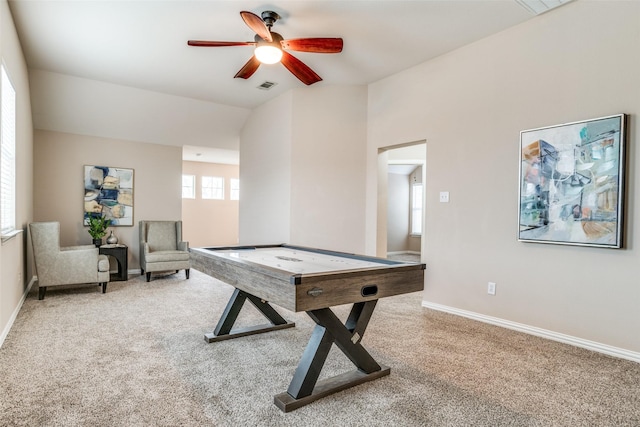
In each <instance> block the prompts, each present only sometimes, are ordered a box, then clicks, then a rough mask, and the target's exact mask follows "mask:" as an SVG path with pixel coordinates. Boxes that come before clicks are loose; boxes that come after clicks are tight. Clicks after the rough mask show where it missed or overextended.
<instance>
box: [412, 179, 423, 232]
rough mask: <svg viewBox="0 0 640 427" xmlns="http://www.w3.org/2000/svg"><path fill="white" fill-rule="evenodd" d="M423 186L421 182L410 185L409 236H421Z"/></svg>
mask: <svg viewBox="0 0 640 427" xmlns="http://www.w3.org/2000/svg"><path fill="white" fill-rule="evenodd" d="M423 193H424V186H423V185H422V183H421V182H414V183H413V184H411V218H410V223H411V224H410V227H411V230H410V233H409V234H410V235H411V236H416V237H417V236H422V212H423V209H424V194H423Z"/></svg>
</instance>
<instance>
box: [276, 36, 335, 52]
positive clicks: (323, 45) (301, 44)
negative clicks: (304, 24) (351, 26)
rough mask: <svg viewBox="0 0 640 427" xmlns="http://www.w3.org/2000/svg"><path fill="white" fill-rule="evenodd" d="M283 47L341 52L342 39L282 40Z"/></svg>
mask: <svg viewBox="0 0 640 427" xmlns="http://www.w3.org/2000/svg"><path fill="white" fill-rule="evenodd" d="M281 44H282V48H283V49H291V50H297V51H299V52H314V53H339V52H342V39H340V38H326V37H325V38H308V39H291V40H282V42H281Z"/></svg>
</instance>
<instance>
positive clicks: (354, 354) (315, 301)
mask: <svg viewBox="0 0 640 427" xmlns="http://www.w3.org/2000/svg"><path fill="white" fill-rule="evenodd" d="M278 246H281V247H286V248H294V249H301V250H306V251H317V252H319V253H325V254H331V255H336V256H346V257H359V256H355V255H352V254H344V253H341V252H330V251H323V250H316V249H310V248H299V247H293V246H287V245H278ZM265 247H273V246H265ZM215 249H231V248H211V249H209V250H215ZM207 250H208V249H191V259H192V266H193V268H195V269H197V270H199V271H202V272H204V273H206V274H209V275H211V276H213V277H216V278H218V279H220V280H223V281H225V282H227V283H230V284H232V285H233V286H235V287H236V289H235V290H234V292H233V295H232V296H231V298H230V299H229V302H228V303H227V306H226V308H225V310H224V312H223V314H222V316H221V318H220V320H219V321H218V324H217V326H216V328H215V330H214V331H213V332H212V333H207V334H205V341H206V342H208V343H212V342H216V341H222V340H227V339H232V338H239V337H243V336H247V335H253V334H259V333H264V332H270V331H274V330H280V329H285V328H291V327H294V326H295V323H293V322H288V321H287V320H285V319H284V318H283V317H282V316H281V315H280V314H279V313H278V312H277V311H276V310H275V309H274V308H273V306H271V305H270V303H269V302H268V301H267V300H266V299H265V298H264V296H265V295H266V294H269V292H268V291H265V292H263V294H265V295H262V294H261V295H260V296H257V295H255V293H257V292H256V291H259V290H260V288H259V287H256V286H255V282H256V280H255V279H256V278H260V279H264V280H265V281H266V282H269V281H270V280H271V279H274V278H278V277H276V276H278V274H280V275H282V274H283V273H282V272H281V271H269V269H265V268H264V267H263V266H260V267H255V270H256V271H254V273H255V274H257V276H255V277H252V279H254V280H248V276H246V275H243V274H242V273H241V272H239V271H238V270H237V269H236V268H233V267H234V265H231V266H229V265H227V264H228V263H231V264H239V265H240V267H245V266H243V265H242V264H243V262H242V261H238V260H233V261H230V260H221V259H220V257H218V256H215V255H212V254H211V253H207ZM361 258H362V259H363V260H377V261H380V262H381V263H383V264H385V265H388V266H390V267H389V268H383V269H382V272H381V271H375V272H373V273H371V272H369V273H367V272H365V271H353V272H349V273H345V272H339V274H337V276H339V277H335V276H334V275H331V274H329V275H327V274H315V275H314V274H311V275H291V274H290V273H287V274H286V276H287V277H286V279H287V280H288V281H289V282H290V284H291V285H293V286H294V288H295V293H296V300H295V302H294V303H293V307H287V306H286V304H287V303H288V302H290V301H289V300H288V299H279V298H281V297H282V298H284V297H283V296H282V295H280V294H278V293H275V294H272V296H274V297H275V298H276V299H279V302H275V303H277V304H278V305H282V306H284V307H285V308H290V309H292V311H305V312H306V313H307V314H308V315H309V317H311V319H313V321H314V322H315V323H316V326H315V328H314V330H313V332H312V334H311V337H310V339H309V342H308V344H307V347H306V349H305V351H304V353H303V355H302V357H301V359H300V362H299V364H298V367H297V369H296V371H295V373H294V375H293V379H292V380H291V383H290V384H289V387H288V389H287V391H286V392H283V393H280V394H277V395H275V396H274V403H275V405H276V406H277V407H278V408H280V409H281V410H282V411H284V412H290V411H293V410H295V409H297V408H299V407H301V406H304V405H307V404H309V403H311V402H313V401H315V400H318V399H320V398H322V397H325V396H328V395H330V394H333V393H337V392H339V391H342V390H345V389H347V388H350V387H353V386H356V385H359V384H362V383H365V382H368V381H372V380H375V379H377V378H380V377H383V376H386V375H389V373H390V372H391V370H390V368H389V367H387V366H383V365H380V364H378V362H376V360H375V359H374V358H373V357H372V356H371V355H370V354H369V352H367V350H366V349H365V348H364V347H363V346H362V344H361V340H362V337H363V335H364V333H365V331H366V329H367V326H368V324H369V321H370V320H371V316H372V315H373V311H374V309H375V307H376V304H377V302H378V299H379V297H382V296H391V295H398V294H402V293H407V292H413V291H418V290H422V288H423V286H424V281H423V280H424V279H423V277H424V273H423V270H424V268H425V265H424V264H406V263H398V262H392V261H388V260H384V259H379V258H372V257H361ZM248 268H254V266H249V267H248ZM374 270H377V269H374ZM387 270H389V271H387ZM402 272H404V273H402ZM380 274H383V276H380ZM238 275H240V278H239V277H238ZM372 277H376V280H375V281H374V282H372ZM381 277H382V278H381ZM345 278H346V279H345ZM403 278H404V279H406V280H407V282H408V284H406V285H405V284H404V282H402V279H403ZM242 279H244V280H242ZM305 279H306V280H305ZM336 279H337V280H339V284H340V286H344V285H345V283H351V284H355V286H356V287H357V288H358V293H357V296H354V295H353V294H349V293H348V292H344V289H343V288H339V287H338V288H336V289H339V290H342V292H339V294H340V296H338V297H336V296H332V295H331V290H332V289H333V288H334V287H335V283H333V281H335V280H336ZM245 280H246V281H250V282H252V283H253V285H251V284H250V285H247V284H246V283H245ZM306 281H308V282H310V286H308V287H305V288H303V287H302V286H301V285H302V284H303V283H304V282H306ZM371 283H377V284H375V285H372V284H371ZM399 284H402V285H399ZM388 285H391V286H388ZM280 287H282V284H280ZM301 289H303V290H306V292H304V293H302V295H298V294H301V292H299V291H300V290H301ZM325 290H326V291H327V292H326V294H325ZM333 290H334V293H335V289H333ZM345 295H347V296H346V298H347V299H348V301H343V300H342V298H345ZM298 297H300V298H298ZM336 298H338V299H336ZM308 300H310V301H308ZM246 301H249V302H250V303H251V304H253V305H254V306H255V307H256V308H257V309H258V311H259V312H260V313H261V314H262V315H263V316H264V317H265V318H266V319H267V320H268V321H269V324H266V325H257V326H252V327H248V328H240V329H233V325H234V323H235V321H236V319H237V317H238V314H239V313H240V310H241V309H242V306H243V305H244V303H245V302H246ZM347 302H350V303H352V307H351V311H350V313H349V316H348V318H347V320H346V321H345V323H344V324H343V323H342V321H341V320H340V319H339V318H338V317H337V316H336V315H335V313H334V312H333V311H332V310H331V306H334V305H339V304H343V303H347ZM300 307H305V308H304V309H299V308H300ZM333 344H335V345H336V346H337V347H338V348H339V349H340V350H341V351H342V352H343V353H344V354H345V356H347V357H348V358H349V360H351V362H352V363H353V364H354V365H355V367H356V369H355V370H353V371H350V372H346V373H343V374H340V375H337V376H334V377H331V378H327V379H324V380H321V381H318V377H319V375H320V372H321V371H322V368H323V366H324V363H325V361H326V359H327V356H328V355H329V351H330V350H331V347H332V346H333Z"/></svg>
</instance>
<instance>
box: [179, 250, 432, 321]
mask: <svg viewBox="0 0 640 427" xmlns="http://www.w3.org/2000/svg"><path fill="white" fill-rule="evenodd" d="M190 251H191V264H192V267H193V268H194V269H196V270H199V271H202V272H203V273H206V274H208V275H210V276H212V277H215V278H217V279H219V280H222V281H223V282H226V283H228V284H230V285H232V286H234V287H236V288H238V289H241V290H243V291H245V292H247V293H250V294H252V295H255V296H258V297H259V298H261V299H264V300H266V301H272V302H274V303H276V304H277V305H280V306H282V307H284V308H287V309H289V310H292V311H302V310H305V311H306V310H310V309H316V308H319V307H330V306H333V305H338V304H346V303H352V302H359V301H367V300H371V299H377V298H382V297H386V296H393V295H399V294H403V293H407V292H415V291H419V290H422V289H423V288H424V269H425V265H424V264H417V263H409V262H403V261H393V260H388V259H385V258H377V257H370V256H364V255H356V254H349V253H344V252H336V251H329V250H323V249H315V248H306V247H300V246H293V245H261V246H234V247H214V248H191V249H190Z"/></svg>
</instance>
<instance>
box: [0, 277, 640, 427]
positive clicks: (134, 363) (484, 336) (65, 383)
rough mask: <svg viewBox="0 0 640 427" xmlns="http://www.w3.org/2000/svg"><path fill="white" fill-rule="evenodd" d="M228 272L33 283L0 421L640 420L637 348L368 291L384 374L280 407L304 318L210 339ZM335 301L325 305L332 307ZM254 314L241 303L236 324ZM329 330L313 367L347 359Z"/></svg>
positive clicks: (6, 368)
mask: <svg viewBox="0 0 640 427" xmlns="http://www.w3.org/2000/svg"><path fill="white" fill-rule="evenodd" d="M232 292H233V288H232V287H231V286H229V285H226V284H224V283H222V282H220V281H217V280H215V279H212V278H210V277H209V276H207V275H205V274H202V273H200V272H198V271H194V270H192V271H191V278H190V279H189V280H185V279H184V272H180V273H179V274H172V275H166V276H154V278H153V279H152V281H151V282H149V283H147V282H146V281H145V280H144V279H143V278H142V277H141V276H135V277H134V276H132V277H131V279H130V280H129V281H127V282H112V283H110V284H109V286H108V291H107V293H106V294H102V293H100V288H99V287H98V286H75V287H68V288H66V289H58V290H56V289H49V290H48V291H47V296H46V298H45V299H44V300H42V301H38V299H37V289H35V288H34V289H33V290H32V291H31V292H30V293H29V295H28V298H27V300H26V301H25V303H24V305H23V307H22V309H21V311H20V313H19V314H18V317H17V319H16V321H15V323H14V325H13V327H12V329H11V331H10V332H9V334H8V336H7V338H6V340H5V342H4V344H3V345H2V347H1V348H0V425H1V426H640V364H637V363H634V362H631V361H626V360H622V359H616V358H613V357H609V356H606V355H602V354H598V353H594V352H590V351H588V350H584V349H580V348H576V347H572V346H568V345H565V344H561V343H557V342H553V341H549V340H545V339H542V338H538V337H534V336H530V335H526V334H522V333H519V332H515V331H511V330H507V329H503V328H500V327H497V326H492V325H487V324H483V323H479V322H476V321H473V320H470V319H465V318H461V317H457V316H454V315H450V314H446V313H441V312H437V311H432V310H429V309H425V308H423V307H421V298H422V295H421V293H413V294H408V295H403V296H398V297H392V298H386V299H382V300H380V301H379V303H378V306H377V307H376V311H375V312H374V314H373V318H372V320H371V323H370V324H369V328H368V329H367V332H366V334H365V336H364V339H363V345H364V346H365V347H366V348H367V349H368V350H369V352H370V353H371V354H372V355H373V356H374V358H376V360H378V362H379V363H381V364H384V365H387V366H390V367H391V375H389V376H386V377H383V378H381V379H378V380H375V381H372V382H369V383H366V384H363V385H360V386H357V387H354V388H351V389H349V390H346V391H343V392H340V393H337V394H334V395H331V396H329V397H326V398H324V399H321V400H319V401H316V402H314V403H312V404H310V405H307V406H304V407H302V408H300V409H297V410H295V411H293V412H290V413H286V414H285V413H283V412H281V411H280V410H279V409H278V408H277V407H276V406H275V405H274V404H273V396H274V395H275V394H278V393H281V392H283V391H285V390H286V389H287V387H288V385H289V382H290V380H291V377H292V375H293V373H294V371H295V368H296V366H297V364H298V361H299V358H300V356H301V355H302V352H303V350H304V348H305V346H306V343H307V341H308V339H309V336H310V334H311V331H312V329H313V326H314V323H313V322H312V321H311V319H310V318H309V317H308V316H307V315H306V313H292V312H289V311H287V310H283V309H279V311H280V313H281V314H282V315H283V316H284V317H285V318H286V319H287V320H292V321H295V322H296V327H295V328H291V329H285V330H281V331H275V332H270V333H267V334H262V335H254V336H249V337H244V338H239V339H234V340H228V341H221V342H216V343H211V344H207V343H205V341H204V339H203V336H204V334H205V333H207V332H211V331H212V330H213V328H214V327H215V325H216V323H217V321H218V319H219V317H220V315H221V313H222V311H223V309H224V307H225V305H226V303H227V300H228V298H229V296H230V295H231V293H232ZM348 309H349V307H347V306H340V307H336V310H335V311H336V313H337V314H338V315H339V316H340V317H341V318H343V319H344V317H345V316H346V315H347V313H348ZM255 323H264V322H263V319H262V317H261V316H260V315H259V314H258V313H257V312H256V310H255V309H254V308H253V307H252V306H250V304H247V305H246V307H245V308H244V309H243V311H242V312H241V314H240V317H239V326H248V325H252V324H255ZM352 367H353V365H352V364H351V362H350V361H348V360H347V359H346V357H344V355H342V353H341V352H340V351H339V350H337V349H336V348H335V346H334V348H333V349H332V351H331V353H330V355H329V358H328V360H327V363H326V365H325V368H324V369H323V372H322V375H321V378H323V377H326V376H329V375H335V374H337V373H341V372H345V371H348V370H351V369H352Z"/></svg>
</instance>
